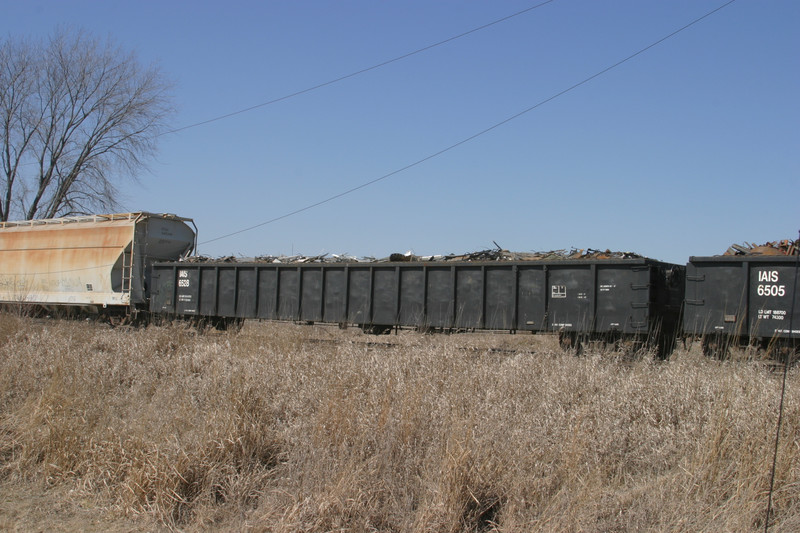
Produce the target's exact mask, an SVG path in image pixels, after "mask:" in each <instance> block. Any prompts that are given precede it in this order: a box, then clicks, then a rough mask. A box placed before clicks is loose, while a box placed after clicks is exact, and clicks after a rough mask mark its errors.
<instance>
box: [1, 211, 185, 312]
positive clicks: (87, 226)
mask: <svg viewBox="0 0 800 533" xmlns="http://www.w3.org/2000/svg"><path fill="white" fill-rule="evenodd" d="M193 228H194V223H193V222H192V221H191V219H187V218H181V217H178V216H175V215H169V214H153V213H145V212H138V213H123V214H112V215H92V216H80V217H65V218H56V219H47V220H27V221H21V222H3V223H1V224H0V302H2V303H14V304H31V305H38V306H41V307H44V308H46V309H52V308H56V307H61V306H70V307H72V308H76V307H77V308H82V309H84V310H86V311H89V312H97V311H99V310H101V309H103V310H107V312H108V314H117V315H119V314H128V313H130V312H134V313H135V312H136V311H137V310H138V309H146V308H147V301H148V299H149V283H150V270H151V268H150V267H151V265H152V264H153V263H154V262H155V261H170V260H176V259H179V258H180V257H183V256H185V255H187V254H189V253H191V251H192V250H193V249H194V245H195V234H196V232H195V230H194V229H193Z"/></svg>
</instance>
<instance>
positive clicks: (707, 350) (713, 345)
mask: <svg viewBox="0 0 800 533" xmlns="http://www.w3.org/2000/svg"><path fill="white" fill-rule="evenodd" d="M729 344H730V343H729V342H728V336H727V335H725V334H722V333H712V334H710V335H706V336H705V337H703V355H705V356H707V357H713V358H714V359H719V360H720V361H722V360H725V359H727V357H728V346H729Z"/></svg>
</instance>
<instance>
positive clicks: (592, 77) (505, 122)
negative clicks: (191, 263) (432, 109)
mask: <svg viewBox="0 0 800 533" xmlns="http://www.w3.org/2000/svg"><path fill="white" fill-rule="evenodd" d="M735 1H736V0H729V1H728V2H726V3H724V4H722V5H721V6H719V7H717V8H716V9H713V10H711V11H709V12H708V13H706V14H704V15H702V16H700V17H698V18H696V19H694V20H693V21H691V22H689V23H688V24H686V25H684V26H682V27H680V28H678V29H677V30H675V31H673V32H672V33H670V34H668V35H666V36H665V37H662V38H660V39H658V40H657V41H654V42H653V43H651V44H649V45H647V46H645V47H644V48H641V49H640V50H638V51H637V52H635V53H633V54H631V55H629V56H628V57H626V58H625V59H622V60H620V61H617V62H616V63H614V64H613V65H611V66H609V67H606V68H604V69H603V70H601V71H599V72H597V73H595V74H592V75H591V76H589V77H588V78H584V79H583V80H582V81H579V82H578V83H576V84H574V85H571V86H570V87H567V88H566V89H564V90H562V91H560V92H558V93H556V94H554V95H552V96H550V97H548V98H545V99H544V100H542V101H540V102H538V103H537V104H534V105H532V106H530V107H528V108H526V109H524V110H522V111H520V112H518V113H516V114H514V115H511V116H510V117H508V118H505V119H503V120H501V121H500V122H497V123H495V124H493V125H492V126H489V127H488V128H486V129H483V130H481V131H479V132H477V133H474V134H472V135H470V136H469V137H466V138H464V139H462V140H460V141H458V142H456V143H454V144H451V145H450V146H448V147H446V148H443V149H441V150H439V151H437V152H434V153H432V154H429V155H427V156H425V157H423V158H422V159H418V160H416V161H414V162H413V163H410V164H408V165H406V166H404V167H402V168H399V169H397V170H393V171H392V172H389V173H388V174H384V175H383V176H380V177H378V178H375V179H372V180H370V181H367V182H365V183H362V184H361V185H357V186H355V187H352V188H350V189H347V190H345V191H343V192H340V193H338V194H335V195H333V196H330V197H328V198H325V199H324V200H320V201H318V202H315V203H313V204H310V205H307V206H305V207H301V208H300V209H296V210H294V211H291V212H289V213H286V214H284V215H281V216H278V217H275V218H271V219H269V220H266V221H264V222H261V223H259V224H256V225H254V226H249V227H247V228H244V229H240V230H238V231H234V232H231V233H227V234H225V235H221V236H219V237H215V238H213V239H209V240H207V241H203V242H201V243H199V244H198V246H201V245H204V244H209V243H212V242H215V241H219V240H222V239H227V238H228V237H233V236H234V235H239V234H240V233H245V232H247V231H251V230H254V229H256V228H260V227H262V226H266V225H267V224H272V223H273V222H277V221H279V220H283V219H284V218H288V217H291V216H294V215H297V214H299V213H302V212H304V211H308V210H310V209H313V208H315V207H319V206H321V205H323V204H326V203H328V202H332V201H333V200H336V199H338V198H341V197H342V196H346V195H348V194H351V193H354V192H356V191H358V190H360V189H363V188H365V187H369V186H370V185H374V184H375V183H378V182H379V181H383V180H385V179H387V178H390V177H392V176H394V175H396V174H399V173H401V172H404V171H406V170H408V169H410V168H413V167H415V166H417V165H420V164H422V163H424V162H426V161H429V160H431V159H433V158H434V157H438V156H440V155H442V154H444V153H446V152H449V151H450V150H453V149H455V148H458V147H459V146H461V145H462V144H465V143H468V142H470V141H472V140H474V139H476V138H478V137H480V136H482V135H485V134H487V133H489V132H490V131H492V130H495V129H497V128H499V127H500V126H503V125H505V124H507V123H509V122H511V121H512V120H515V119H518V118H519V117H521V116H523V115H525V114H527V113H530V112H531V111H533V110H534V109H537V108H539V107H541V106H543V105H545V104H546V103H548V102H551V101H553V100H555V99H556V98H558V97H560V96H563V95H565V94H567V93H568V92H570V91H572V90H574V89H577V88H578V87H580V86H582V85H585V84H587V83H589V82H590V81H592V80H593V79H595V78H597V77H599V76H602V75H603V74H606V73H607V72H609V71H611V70H613V69H615V68H617V67H619V66H620V65H622V64H624V63H627V62H628V61H630V60H631V59H633V58H635V57H637V56H639V55H641V54H643V53H644V52H646V51H648V50H650V49H651V48H653V47H655V46H658V45H659V44H661V43H663V42H664V41H666V40H667V39H670V38H672V37H674V36H675V35H677V34H679V33H681V32H682V31H684V30H686V29H688V28H690V27H692V26H694V25H695V24H697V23H698V22H700V21H702V20H703V19H706V18H708V17H710V16H711V15H713V14H714V13H716V12H718V11H720V10H721V9H723V8H725V7H728V6H729V5H731V4H732V3H734V2H735ZM540 5H541V4H540ZM531 9H533V8H531Z"/></svg>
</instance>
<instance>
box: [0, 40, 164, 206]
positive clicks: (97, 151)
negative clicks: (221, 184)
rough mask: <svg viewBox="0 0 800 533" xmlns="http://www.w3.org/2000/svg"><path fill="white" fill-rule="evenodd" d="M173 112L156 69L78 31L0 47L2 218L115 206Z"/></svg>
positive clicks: (11, 42)
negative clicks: (121, 183) (122, 182)
mask: <svg viewBox="0 0 800 533" xmlns="http://www.w3.org/2000/svg"><path fill="white" fill-rule="evenodd" d="M170 113H171V106H170V96H169V85H168V84H167V83H166V82H165V80H164V79H163V77H162V75H161V73H160V71H159V70H158V69H157V68H155V67H142V66H141V65H140V64H139V62H138V61H137V59H136V57H135V56H134V55H133V54H130V53H124V52H123V51H121V50H120V49H119V48H117V47H115V46H113V45H112V43H110V42H100V41H98V40H97V39H94V38H91V37H89V36H87V35H86V34H85V33H83V32H69V31H64V30H61V31H57V32H56V33H55V34H54V35H53V36H52V37H51V38H50V39H49V40H47V41H46V42H44V43H31V42H29V41H26V40H24V39H7V40H6V41H5V42H2V43H0V150H2V153H1V154H0V159H2V175H1V176H0V180H1V181H0V185H1V186H2V189H0V220H2V221H7V220H9V217H22V218H26V219H32V218H52V217H57V216H68V215H74V214H85V213H90V212H92V211H97V210H101V211H107V210H110V209H113V208H115V207H117V189H116V187H115V185H114V183H115V180H117V179H119V178H121V177H135V174H136V172H137V171H139V170H141V169H142V168H143V167H144V165H145V163H146V160H147V159H148V158H150V157H151V156H152V155H154V153H155V148H156V140H157V138H158V136H159V134H160V133H161V132H162V131H163V128H164V125H165V124H164V123H165V120H166V118H167V117H168V116H169V114H170Z"/></svg>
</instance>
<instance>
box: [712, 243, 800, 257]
mask: <svg viewBox="0 0 800 533" xmlns="http://www.w3.org/2000/svg"><path fill="white" fill-rule="evenodd" d="M723 255H800V240H796V241H792V240H790V239H784V240H782V241H773V242H767V243H764V244H750V243H749V242H746V243H744V244H733V245H731V247H730V248H728V250H727V251H726V252H725V253H724V254H723Z"/></svg>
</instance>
